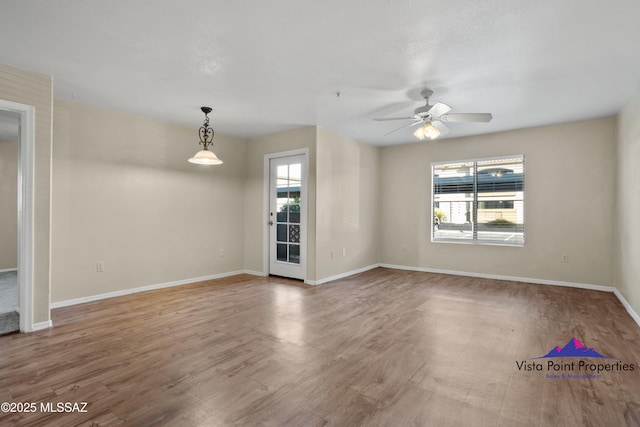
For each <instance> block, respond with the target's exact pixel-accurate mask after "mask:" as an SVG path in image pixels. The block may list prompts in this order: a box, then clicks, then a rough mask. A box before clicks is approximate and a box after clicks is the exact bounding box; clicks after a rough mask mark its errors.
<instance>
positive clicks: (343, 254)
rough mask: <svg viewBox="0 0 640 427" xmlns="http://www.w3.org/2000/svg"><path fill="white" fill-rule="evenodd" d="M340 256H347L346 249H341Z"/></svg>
mask: <svg viewBox="0 0 640 427" xmlns="http://www.w3.org/2000/svg"><path fill="white" fill-rule="evenodd" d="M342 256H347V249H346V248H342Z"/></svg>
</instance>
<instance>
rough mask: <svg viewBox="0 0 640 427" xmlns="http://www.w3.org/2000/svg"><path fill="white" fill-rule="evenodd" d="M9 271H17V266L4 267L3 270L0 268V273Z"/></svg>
mask: <svg viewBox="0 0 640 427" xmlns="http://www.w3.org/2000/svg"><path fill="white" fill-rule="evenodd" d="M10 271H18V269H17V268H5V269H4V270H0V273H8V272H10Z"/></svg>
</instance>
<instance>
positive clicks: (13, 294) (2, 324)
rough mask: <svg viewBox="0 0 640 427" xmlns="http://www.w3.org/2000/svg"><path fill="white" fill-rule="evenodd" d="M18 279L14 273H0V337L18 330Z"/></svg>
mask: <svg viewBox="0 0 640 427" xmlns="http://www.w3.org/2000/svg"><path fill="white" fill-rule="evenodd" d="M18 304H19V299H18V277H17V272H15V271H5V272H2V273H0V335H2V334H6V333H9V332H13V331H17V330H19V329H20V316H19V315H18V313H16V308H17V307H18Z"/></svg>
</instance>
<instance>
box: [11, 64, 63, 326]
mask: <svg viewBox="0 0 640 427" xmlns="http://www.w3.org/2000/svg"><path fill="white" fill-rule="evenodd" d="M52 89H53V85H52V82H51V77H49V76H43V75H41V74H36V73H31V72H27V71H23V70H19V69H17V68H13V67H9V66H6V65H1V64H0V99H4V100H7V101H13V102H18V103H20V104H26V105H31V106H34V107H35V124H34V126H35V153H34V175H35V176H34V207H33V209H34V213H33V215H34V219H33V233H34V247H33V322H34V323H42V322H47V321H48V320H49V318H50V317H49V316H50V312H49V250H50V241H49V231H50V229H49V226H50V200H51V199H50V196H51V190H50V184H51V174H50V172H51V115H52V99H53V98H52Z"/></svg>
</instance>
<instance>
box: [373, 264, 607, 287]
mask: <svg viewBox="0 0 640 427" xmlns="http://www.w3.org/2000/svg"><path fill="white" fill-rule="evenodd" d="M380 267H384V268H392V269H395V270H410V271H422V272H425V273H438V274H451V275H454V276H468V277H480V278H482V279H495V280H508V281H510V282H523V283H535V284H539V285H551V286H566V287H569V288H580V289H589V290H592V291H602V292H613V290H614V288H613V286H602V285H590V284H587V283H575V282H561V281H558V280H547V279H534V278H531V277H517V276H503V275H500V274H485V273H471V272H468V271H455V270H439V269H435V268H425V267H410V266H406V265H393V264H380Z"/></svg>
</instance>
